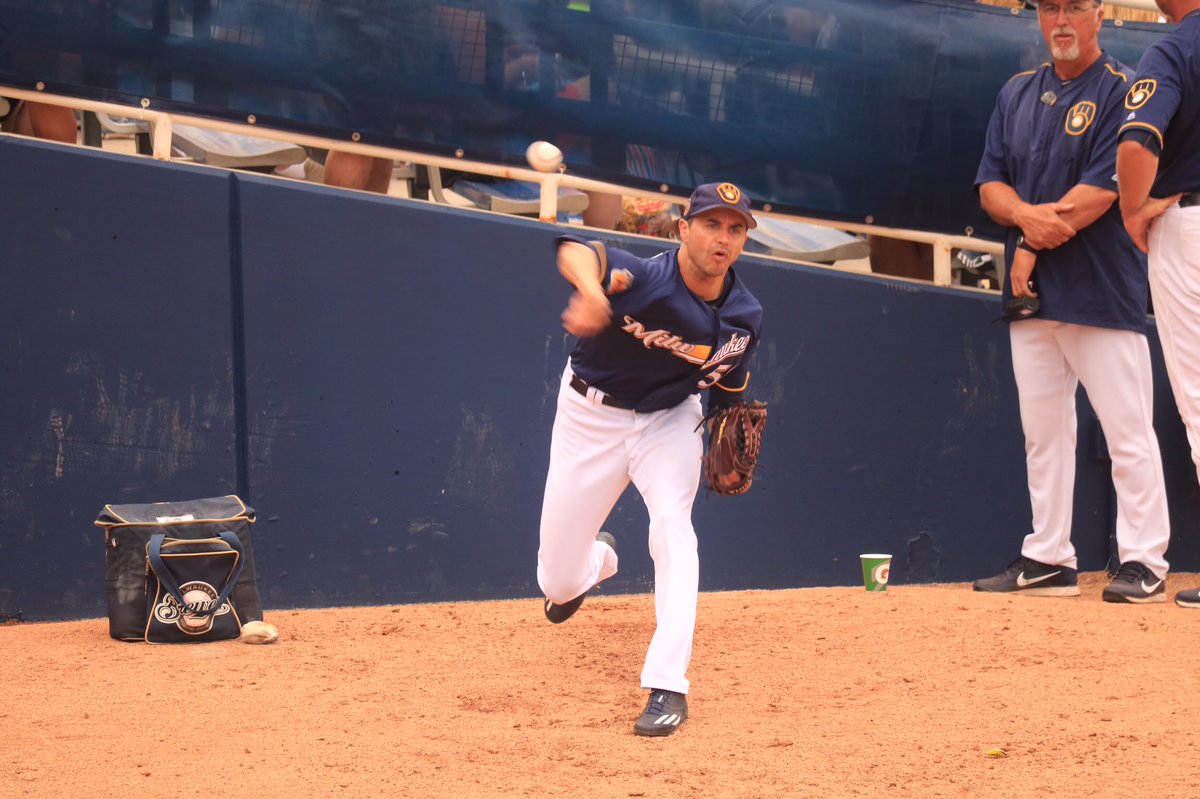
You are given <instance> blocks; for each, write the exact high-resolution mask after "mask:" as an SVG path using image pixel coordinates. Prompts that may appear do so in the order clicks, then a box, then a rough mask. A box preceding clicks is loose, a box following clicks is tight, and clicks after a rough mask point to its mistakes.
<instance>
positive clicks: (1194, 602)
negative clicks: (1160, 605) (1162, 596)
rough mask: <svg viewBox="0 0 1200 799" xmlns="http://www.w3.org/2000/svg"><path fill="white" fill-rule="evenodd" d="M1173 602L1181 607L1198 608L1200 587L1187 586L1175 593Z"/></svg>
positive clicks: (1199, 606) (1199, 605) (1199, 604)
mask: <svg viewBox="0 0 1200 799" xmlns="http://www.w3.org/2000/svg"><path fill="white" fill-rule="evenodd" d="M1175 604H1176V605H1178V606H1179V607H1181V608H1200V588H1189V589H1188V590H1187V591H1180V592H1179V593H1178V594H1176V595H1175Z"/></svg>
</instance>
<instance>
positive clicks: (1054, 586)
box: [974, 556, 1079, 596]
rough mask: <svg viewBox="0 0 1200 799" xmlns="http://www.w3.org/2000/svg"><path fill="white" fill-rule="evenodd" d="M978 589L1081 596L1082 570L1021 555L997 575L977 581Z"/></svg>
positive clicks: (1035, 594)
mask: <svg viewBox="0 0 1200 799" xmlns="http://www.w3.org/2000/svg"><path fill="white" fill-rule="evenodd" d="M974 587H975V590H976V591H988V592H990V593H995V594H1023V595H1025V596H1079V573H1078V572H1077V571H1076V570H1075V569H1072V568H1070V567H1068V566H1050V565H1048V564H1045V563H1039V562H1038V561H1036V560H1033V559H1031V558H1027V557H1024V556H1021V557H1019V558H1017V559H1016V560H1014V561H1013V562H1012V563H1010V564H1009V565H1008V568H1007V569H1005V570H1004V571H1002V572H1000V573H999V574H997V575H996V576H995V577H987V578H985V579H983V580H976V581H975V583H974Z"/></svg>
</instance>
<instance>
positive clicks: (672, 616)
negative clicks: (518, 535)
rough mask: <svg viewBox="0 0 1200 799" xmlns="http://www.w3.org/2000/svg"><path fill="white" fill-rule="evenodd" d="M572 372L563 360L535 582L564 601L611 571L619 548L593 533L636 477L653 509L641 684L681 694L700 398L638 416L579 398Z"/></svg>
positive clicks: (689, 626)
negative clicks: (650, 606) (650, 620)
mask: <svg viewBox="0 0 1200 799" xmlns="http://www.w3.org/2000/svg"><path fill="white" fill-rule="evenodd" d="M571 374H572V373H571V370H570V366H569V365H568V367H567V370H566V372H565V373H564V374H563V379H562V384H561V385H560V386H559V393H558V412H557V414H556V415H555V417H554V432H553V439H552V441H551V444H550V470H549V473H548V474H547V475H546V494H545V498H544V499H543V501H542V523H541V545H540V547H539V549H538V568H537V577H538V585H539V586H541V589H542V592H543V593H544V594H545V595H546V597H547V598H548V599H549V600H550V601H551V602H554V603H556V604H562V603H564V602H568V601H570V600H571V599H574V598H575V597H577V596H579V595H580V594H582V593H584V592H585V591H587V590H588V589H590V588H591V587H592V586H594V585H595V584H596V583H598V582H600V581H601V580H604V579H607V578H609V577H611V576H612V575H613V574H615V573H616V571H617V556H616V553H615V552H613V551H612V549H611V548H610V547H609V546H608V545H607V544H604V543H602V542H600V541H596V533H598V532H600V527H601V525H602V524H604V520H605V519H606V518H608V514H609V512H610V511H612V508H613V505H615V504H616V502H617V500H618V499H619V498H620V496H621V493H622V492H623V491H624V490H625V487H626V486H627V485H629V482H630V480H632V481H633V484H634V485H635V486H636V487H637V489H638V491H639V492H640V493H641V495H642V499H643V501H644V502H645V503H646V509H647V510H648V511H649V514H650V555H651V557H652V558H653V559H654V611H655V617H656V619H657V628H656V630H655V632H654V637H653V639H652V640H651V641H650V648H649V650H648V651H647V652H646V661H645V664H644V666H643V668H642V678H641V684H642V687H643V688H646V689H650V688H660V689H663V690H667V691H676V692H678V693H684V694H686V693H687V691H688V680H687V677H686V676H685V674H686V672H687V667H688V663H689V662H690V661H691V657H692V635H693V632H694V631H695V627H696V602H697V592H698V590H699V583H700V562H699V556H698V554H697V545H696V532H695V530H694V529H693V528H692V503H693V501H694V500H695V498H696V490H697V488H698V487H699V482H700V465H701V464H700V458H701V455H702V453H703V442H702V440H701V438H700V433H699V432H698V431H697V428H698V426H699V424H700V421H701V419H702V418H703V414H702V413H701V410H700V400H699V397H698V396H696V395H692V396H691V397H689V398H688V399H687V400H685V401H684V402H682V403H680V404H679V405H676V406H675V407H674V408H668V409H666V410H661V411H654V412H652V413H636V412H634V411H627V410H622V409H620V408H612V407H609V406H607V405H602V404H600V401H601V399H602V398H603V394H601V393H600V392H597V391H596V390H595V389H589V390H588V396H586V397H585V396H583V395H581V394H580V393H579V392H577V391H576V390H575V389H573V388H571V386H570V379H571ZM616 537H617V540H618V541H620V540H621V535H620V531H618V532H617V535H616ZM584 607H585V609H586V605H585V606H584ZM585 612H586V610H585Z"/></svg>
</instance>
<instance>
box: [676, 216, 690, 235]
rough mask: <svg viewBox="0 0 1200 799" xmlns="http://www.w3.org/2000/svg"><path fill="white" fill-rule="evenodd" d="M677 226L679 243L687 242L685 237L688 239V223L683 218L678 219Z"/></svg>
mask: <svg viewBox="0 0 1200 799" xmlns="http://www.w3.org/2000/svg"><path fill="white" fill-rule="evenodd" d="M677 224H678V226H679V231H678V232H679V240H680V241H687V237H688V221H687V220H686V219H684V218H683V217H680V218H679V221H678V223H677Z"/></svg>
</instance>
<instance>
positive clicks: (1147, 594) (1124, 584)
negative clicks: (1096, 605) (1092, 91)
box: [1101, 560, 1167, 605]
mask: <svg viewBox="0 0 1200 799" xmlns="http://www.w3.org/2000/svg"><path fill="white" fill-rule="evenodd" d="M1101 598H1102V599H1103V600H1104V601H1105V602H1133V603H1135V604H1138V605H1144V604H1146V603H1148V602H1166V601H1167V581H1166V579H1165V578H1163V577H1159V576H1157V575H1156V574H1155V573H1154V572H1152V571H1150V569H1149V568H1147V567H1146V566H1144V565H1142V564H1141V563H1138V562H1137V561H1136V560H1130V561H1126V562H1125V563H1122V564H1121V566H1120V567H1119V568H1118V569H1117V573H1116V574H1114V575H1113V578H1112V582H1110V583H1109V584H1108V587H1107V588H1105V589H1104V593H1103V594H1101Z"/></svg>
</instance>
